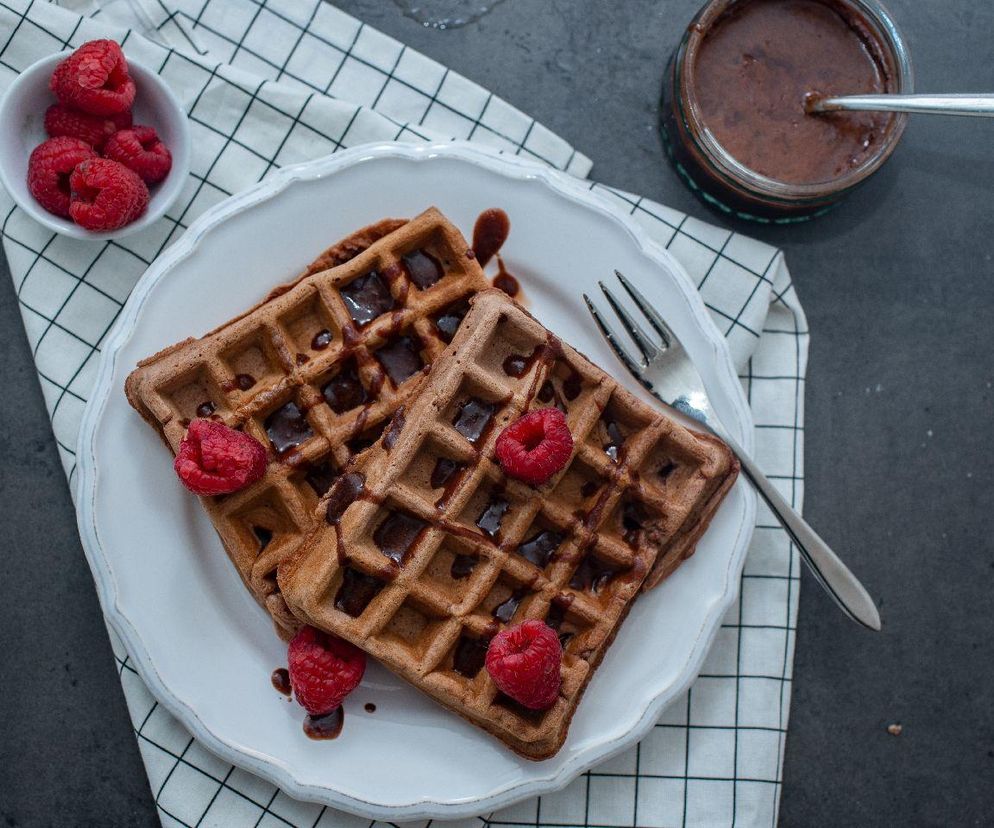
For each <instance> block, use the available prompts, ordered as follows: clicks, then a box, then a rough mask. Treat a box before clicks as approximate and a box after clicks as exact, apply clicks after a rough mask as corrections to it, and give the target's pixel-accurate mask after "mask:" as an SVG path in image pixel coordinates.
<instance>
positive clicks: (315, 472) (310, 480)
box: [304, 458, 338, 497]
mask: <svg viewBox="0 0 994 828" xmlns="http://www.w3.org/2000/svg"><path fill="white" fill-rule="evenodd" d="M337 476H338V472H337V471H336V469H335V466H334V464H333V463H332V462H331V459H330V458H329V459H327V460H325V461H324V462H323V463H315V464H312V465H310V466H308V467H307V471H306V472H305V473H304V480H305V481H306V482H307V485H309V486H310V487H311V488H312V489H314V493H315V494H316V495H317V496H318V497H321V496H322V495H323V494H324V493H325V492H326V491H328V489H330V488H331V484H332V483H334V482H335V478H336V477H337Z"/></svg>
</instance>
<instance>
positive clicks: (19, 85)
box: [0, 52, 190, 240]
mask: <svg viewBox="0 0 994 828" xmlns="http://www.w3.org/2000/svg"><path fill="white" fill-rule="evenodd" d="M68 56H69V52H60V53H58V54H54V55H49V56H48V57H46V58H42V59H41V60H39V61H37V62H36V63H33V64H31V66H29V67H28V68H27V69H25V70H24V71H23V72H21V74H20V75H18V76H17V78H16V79H15V80H14V82H13V83H12V84H11V85H10V87H9V88H8V89H7V93H6V94H5V95H4V96H3V99H2V100H0V182H3V186H4V187H6V188H7V192H8V193H10V195H11V197H12V198H13V199H14V201H16V202H17V206H18V207H20V208H21V209H22V210H24V212H26V213H27V214H28V215H30V216H31V217H32V218H33V219H35V220H36V221H38V222H40V223H41V224H44V225H45V226H46V227H49V228H51V229H52V230H54V231H55V232H56V233H61V234H62V235H64V236H72V237H73V238H75V239H93V240H100V239H117V238H121V237H122V236H129V235H131V234H132V233H137V232H138V231H139V230H142V229H143V228H145V227H148V226H149V225H150V224H152V223H153V222H154V221H157V220H158V219H159V218H161V217H162V215H163V213H165V212H166V210H167V209H168V208H169V205H170V204H172V203H173V201H175V200H176V196H177V195H179V191H180V190H181V189H182V187H183V182H184V181H185V180H186V174H187V172H188V171H189V169H190V126H189V123H188V122H187V119H186V113H185V112H184V111H183V107H182V106H180V102H179V100H178V99H177V98H176V96H175V95H174V94H173V92H172V90H171V89H169V87H168V86H166V84H165V82H164V81H163V80H162V79H160V78H159V76H158V75H156V74H155V72H153V71H152V70H151V69H148V68H146V67H144V66H142V65H141V64H140V63H136V62H135V61H133V60H132V59H131V58H128V69H129V70H130V72H131V77H132V79H133V80H134V82H135V87H136V88H137V90H138V94H137V95H136V96H135V104H134V107H133V109H132V111H133V113H134V122H135V123H136V124H143V125H147V126H151V127H155V131H156V132H157V133H158V134H159V137H160V138H161V139H162V140H163V142H165V144H166V146H167V147H169V151H170V152H171V153H172V156H173V166H172V169H171V170H170V171H169V175H167V176H166V178H165V180H163V181H160V182H159V183H158V184H153V185H152V186H151V187H150V188H149V190H150V191H151V196H152V197H151V200H150V201H149V203H148V209H147V210H146V211H145V214H144V215H142V216H141V217H140V218H139V219H137V220H136V221H133V222H131V224H127V225H125V226H124V227H121V228H120V229H118V230H112V231H110V232H108V233H94V232H91V231H90V230H86V229H84V228H82V227H80V226H79V225H78V224H74V223H73V222H72V221H70V220H69V219H64V218H60V217H59V216H56V215H53V214H52V213H49V212H48V211H47V210H46V209H45V208H44V207H42V206H41V205H40V204H39V203H38V202H37V201H36V200H35V198H34V196H33V195H31V192H30V190H28V157H29V156H30V155H31V151H32V150H33V149H34V148H35V147H36V146H38V144H40V143H41V142H42V141H44V140H45V139H46V138H47V137H48V136H47V135H46V134H45V125H44V121H45V110H46V109H48V107H49V106H50V105H51V104H53V103H55V102H56V99H55V95H53V94H52V92H51V91H50V90H49V88H48V81H49V78H51V76H52V72H53V71H54V70H55V67H56V66H57V65H58V64H59V62H60V61H62V60H64V59H65V58H67V57H68Z"/></svg>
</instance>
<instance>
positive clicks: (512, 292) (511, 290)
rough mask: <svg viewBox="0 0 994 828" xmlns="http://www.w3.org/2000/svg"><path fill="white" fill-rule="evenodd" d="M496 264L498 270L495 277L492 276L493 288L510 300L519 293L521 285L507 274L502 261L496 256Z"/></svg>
mask: <svg viewBox="0 0 994 828" xmlns="http://www.w3.org/2000/svg"><path fill="white" fill-rule="evenodd" d="M497 264H498V265H499V266H500V270H498V271H497V275H496V276H494V287H495V288H497V290H502V291H504V293H506V294H507V295H508V296H510V297H511V298H512V299H513V298H514V297H515V296H517V295H518V294H519V293H521V284H520V283H519V282H518V280H517V279H516V278H515V277H514V276H512V275H511V274H510V273H508V272H507V268H505V267H504V260H503V259H502V258H501V257H500V256H498V257H497Z"/></svg>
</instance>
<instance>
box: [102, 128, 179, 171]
mask: <svg viewBox="0 0 994 828" xmlns="http://www.w3.org/2000/svg"><path fill="white" fill-rule="evenodd" d="M104 155H105V156H106V157H107V158H110V159H112V160H114V161H120V162H121V163H122V164H124V166H125V167H127V168H128V169H131V170H134V171H135V172H136V173H138V175H140V176H141V178H142V180H143V181H144V182H145V183H146V184H155V183H156V182H157V181H162V179H163V178H165V177H166V176H167V175H168V174H169V168H170V167H172V165H173V157H172V155H170V153H169V148H168V147H167V146H166V145H165V144H163V143H162V141H160V140H159V136H158V135H156V133H155V130H154V129H153V128H152V127H149V126H135V127H132V128H131V129H122V130H121V131H120V132H116V133H114V134H113V135H112V136H111V137H110V138H109V139H108V140H107V144H106V146H104Z"/></svg>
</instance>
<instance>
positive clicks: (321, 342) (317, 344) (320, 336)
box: [311, 328, 333, 351]
mask: <svg viewBox="0 0 994 828" xmlns="http://www.w3.org/2000/svg"><path fill="white" fill-rule="evenodd" d="M332 339H333V336H332V333H331V331H329V330H328V329H327V328H325V329H323V330H320V331H318V332H317V333H316V334H314V338H313V339H311V348H312V349H313V350H315V351H323V350H324V349H325V348H327V347H328V346H329V345H330V344H331V340H332Z"/></svg>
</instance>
